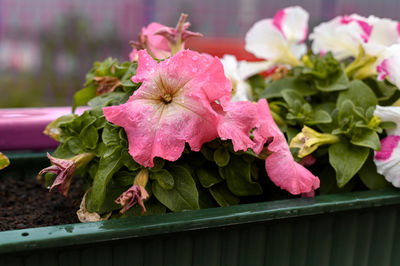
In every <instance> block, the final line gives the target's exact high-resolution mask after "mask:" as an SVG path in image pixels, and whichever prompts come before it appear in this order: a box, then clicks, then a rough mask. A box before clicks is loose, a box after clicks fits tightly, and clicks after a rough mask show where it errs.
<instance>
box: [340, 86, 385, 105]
mask: <svg viewBox="0 0 400 266" xmlns="http://www.w3.org/2000/svg"><path fill="white" fill-rule="evenodd" d="M346 100H350V101H352V102H353V104H354V105H355V106H359V107H362V108H363V109H364V110H367V109H368V108H369V107H370V106H376V105H377V104H378V100H377V99H376V96H375V93H374V92H373V91H372V89H371V88H370V87H369V86H367V85H366V84H365V83H363V82H362V81H361V80H353V81H351V82H350V85H349V89H348V90H346V91H342V92H340V93H339V98H338V100H337V106H338V107H340V106H341V105H342V103H343V102H344V101H346Z"/></svg>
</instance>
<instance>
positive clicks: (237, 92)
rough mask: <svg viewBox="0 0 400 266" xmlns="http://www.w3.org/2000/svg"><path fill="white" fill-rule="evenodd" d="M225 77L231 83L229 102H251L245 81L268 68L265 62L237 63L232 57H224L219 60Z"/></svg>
mask: <svg viewBox="0 0 400 266" xmlns="http://www.w3.org/2000/svg"><path fill="white" fill-rule="evenodd" d="M221 62H222V65H223V66H224V72H225V76H226V77H227V78H228V79H229V80H230V81H231V84H232V93H231V101H232V102H238V101H252V100H253V95H252V91H251V86H250V84H249V83H248V82H247V81H246V80H247V79H248V78H249V77H251V76H253V75H255V74H257V73H259V72H262V71H264V70H265V67H269V66H270V64H269V63H267V62H247V61H237V59H236V57H235V56H234V55H224V57H223V58H222V59H221Z"/></svg>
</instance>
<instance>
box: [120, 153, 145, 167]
mask: <svg viewBox="0 0 400 266" xmlns="http://www.w3.org/2000/svg"><path fill="white" fill-rule="evenodd" d="M121 159H122V163H123V164H124V166H125V167H126V168H128V169H129V170H131V171H136V170H139V169H140V168H141V167H142V166H141V165H140V164H138V163H137V162H135V160H133V158H132V156H131V155H130V154H129V153H128V150H126V149H124V150H123V151H122V158H121Z"/></svg>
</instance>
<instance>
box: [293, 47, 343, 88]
mask: <svg viewBox="0 0 400 266" xmlns="http://www.w3.org/2000/svg"><path fill="white" fill-rule="evenodd" d="M309 59H310V63H309V64H308V66H307V67H304V68H302V71H301V73H302V75H303V76H304V77H305V78H308V79H309V80H310V81H312V82H313V83H314V84H315V86H316V88H317V89H318V90H320V91H323V92H331V91H339V90H345V89H347V87H348V85H349V81H348V78H347V76H346V73H345V72H344V69H343V68H342V66H341V64H340V62H339V61H337V60H336V59H335V58H334V57H333V55H332V53H331V52H328V53H326V54H325V55H324V56H322V57H321V56H319V55H314V56H313V55H310V56H309Z"/></svg>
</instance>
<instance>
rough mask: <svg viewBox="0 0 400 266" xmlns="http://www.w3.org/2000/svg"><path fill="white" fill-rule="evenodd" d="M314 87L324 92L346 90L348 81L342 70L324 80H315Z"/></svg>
mask: <svg viewBox="0 0 400 266" xmlns="http://www.w3.org/2000/svg"><path fill="white" fill-rule="evenodd" d="M315 86H316V87H317V89H319V90H320V91H324V92H332V91H341V90H346V89H347V88H348V86H349V79H348V78H347V75H346V73H345V72H344V71H343V70H338V71H337V72H336V73H334V74H332V75H329V77H327V78H326V79H315Z"/></svg>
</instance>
